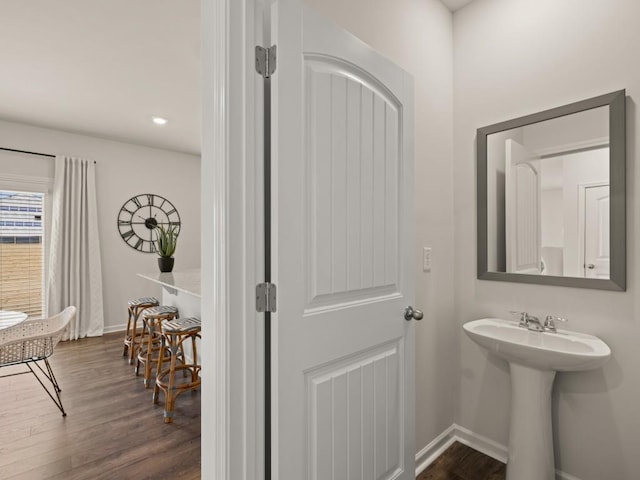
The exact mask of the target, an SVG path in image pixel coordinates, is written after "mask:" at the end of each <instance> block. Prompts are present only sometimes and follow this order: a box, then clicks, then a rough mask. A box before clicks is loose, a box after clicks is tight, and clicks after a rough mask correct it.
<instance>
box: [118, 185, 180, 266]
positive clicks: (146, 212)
mask: <svg viewBox="0 0 640 480" xmlns="http://www.w3.org/2000/svg"><path fill="white" fill-rule="evenodd" d="M158 225H163V226H164V227H165V228H167V227H169V226H171V225H175V226H177V232H178V233H180V215H179V214H178V211H177V210H176V207H174V206H173V204H172V203H171V202H170V201H169V200H167V199H166V198H164V197H161V196H160V195H155V194H153V193H143V194H140V195H136V196H135V197H131V198H130V199H129V200H127V201H126V202H125V204H124V205H123V206H122V208H121V209H120V212H119V213H118V231H119V232H120V236H121V237H122V239H123V240H124V241H125V243H126V244H127V245H129V246H130V247H131V248H133V249H135V250H138V251H139V252H144V253H154V252H155V251H156V244H155V240H156V239H157V238H158V235H157V233H156V231H155V227H157V226H158Z"/></svg>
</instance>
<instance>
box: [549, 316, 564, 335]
mask: <svg viewBox="0 0 640 480" xmlns="http://www.w3.org/2000/svg"><path fill="white" fill-rule="evenodd" d="M567 321H568V320H567V319H566V318H562V317H554V316H553V315H547V318H546V319H545V321H544V326H543V328H544V331H545V332H550V333H557V332H558V330H556V324H555V322H567Z"/></svg>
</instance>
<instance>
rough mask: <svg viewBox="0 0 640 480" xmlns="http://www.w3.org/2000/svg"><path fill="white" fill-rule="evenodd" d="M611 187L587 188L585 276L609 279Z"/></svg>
mask: <svg viewBox="0 0 640 480" xmlns="http://www.w3.org/2000/svg"><path fill="white" fill-rule="evenodd" d="M609 214H610V205H609V185H599V186H592V187H587V188H585V211H584V216H585V221H584V245H585V247H584V250H585V258H584V276H585V277H587V278H604V279H608V278H609V271H610V256H609V223H610V222H609Z"/></svg>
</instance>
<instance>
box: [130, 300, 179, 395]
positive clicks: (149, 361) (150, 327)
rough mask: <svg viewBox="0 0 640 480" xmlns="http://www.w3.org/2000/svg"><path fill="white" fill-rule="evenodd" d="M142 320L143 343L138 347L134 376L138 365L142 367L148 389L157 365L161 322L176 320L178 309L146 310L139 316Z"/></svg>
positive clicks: (161, 306) (145, 386)
mask: <svg viewBox="0 0 640 480" xmlns="http://www.w3.org/2000/svg"><path fill="white" fill-rule="evenodd" d="M140 317H141V318H142V324H143V326H142V329H143V331H142V335H143V342H142V344H141V345H140V351H139V353H138V360H137V362H136V375H138V372H139V369H140V365H144V380H143V383H144V388H149V386H150V383H151V379H152V374H151V372H152V370H153V367H154V366H155V365H157V364H158V356H159V354H160V346H161V341H160V339H161V337H162V322H163V321H165V320H175V319H176V318H178V309H177V308H176V307H172V306H167V305H158V306H156V307H151V308H147V309H146V310H143V311H142V313H141V314H140Z"/></svg>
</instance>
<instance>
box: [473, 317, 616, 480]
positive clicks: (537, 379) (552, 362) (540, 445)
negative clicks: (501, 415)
mask: <svg viewBox="0 0 640 480" xmlns="http://www.w3.org/2000/svg"><path fill="white" fill-rule="evenodd" d="M463 328H464V331H465V332H466V333H467V335H468V336H469V337H470V338H471V339H472V340H473V341H474V342H476V343H477V344H478V345H480V346H482V347H484V348H486V349H487V350H488V351H489V352H491V353H493V354H495V355H497V356H499V357H501V358H503V359H505V360H507V362H509V369H510V371H511V417H510V424H509V457H508V462H507V480H554V479H555V468H554V465H555V463H554V458H553V435H552V427H551V390H552V389H553V380H554V378H555V376H556V372H571V371H580V370H590V369H593V368H598V367H600V366H602V365H604V364H605V363H606V362H607V360H609V357H611V349H610V348H609V346H608V345H607V344H606V343H604V342H603V341H602V340H600V339H599V338H598V337H594V336H593V335H587V334H584V333H577V332H570V331H568V330H558V332H557V333H548V332H533V331H531V330H527V329H526V328H521V327H519V326H518V324H517V323H514V322H509V321H507V320H501V319H497V318H483V319H481V320H474V321H472V322H468V323H465V324H464V326H463Z"/></svg>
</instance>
